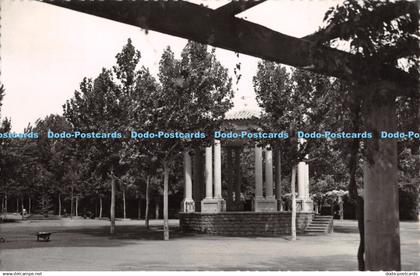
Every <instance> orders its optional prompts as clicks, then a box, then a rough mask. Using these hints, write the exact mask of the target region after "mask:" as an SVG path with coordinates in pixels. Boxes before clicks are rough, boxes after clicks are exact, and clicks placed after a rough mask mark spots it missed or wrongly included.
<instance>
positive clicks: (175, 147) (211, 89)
mask: <svg viewBox="0 0 420 276" xmlns="http://www.w3.org/2000/svg"><path fill="white" fill-rule="evenodd" d="M140 76H142V78H141V80H143V81H147V83H149V84H150V85H149V86H147V85H146V86H144V85H143V86H142V87H147V88H150V89H143V90H141V93H139V94H138V96H139V98H137V101H135V102H134V105H133V107H134V108H133V109H132V110H131V112H130V113H131V114H132V116H133V119H131V120H130V123H131V124H132V129H143V130H147V131H149V132H152V133H157V132H159V131H164V132H167V133H177V132H182V133H198V132H205V133H211V132H212V131H213V130H214V129H215V128H216V127H217V126H219V125H220V123H221V120H222V119H223V117H224V113H225V112H226V111H227V110H228V109H229V108H230V107H231V106H232V103H231V98H232V91H231V79H230V78H229V77H228V74H227V69H225V68H223V67H222V66H221V64H220V63H219V62H218V61H217V60H216V57H215V50H214V49H213V50H212V51H210V52H208V51H207V46H205V45H201V44H198V43H194V42H188V44H187V45H186V46H185V48H184V50H183V52H182V54H181V60H177V59H176V58H175V57H174V54H173V52H172V51H171V49H170V48H169V47H168V48H167V49H166V50H165V51H164V53H163V54H162V58H161V60H160V62H159V74H158V76H159V81H160V86H157V85H155V82H154V80H153V79H152V78H151V77H150V74H149V73H148V71H147V70H145V69H143V70H142V73H141V74H140ZM136 122H143V123H142V124H141V125H139V124H138V123H136ZM208 142H209V141H206V143H208ZM144 143H145V149H144V151H143V153H145V154H146V155H147V156H149V158H155V160H157V162H159V165H160V167H161V168H162V170H163V171H162V174H163V202H164V239H165V240H167V239H169V227H168V193H169V175H170V172H171V169H172V166H173V163H174V160H175V159H176V158H177V157H178V156H179V153H180V152H182V151H184V150H188V149H189V148H191V147H192V146H194V145H199V144H202V143H203V141H200V140H199V139H191V138H188V139H160V140H157V139H155V140H147V141H144Z"/></svg>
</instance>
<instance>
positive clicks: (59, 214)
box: [58, 193, 61, 217]
mask: <svg viewBox="0 0 420 276" xmlns="http://www.w3.org/2000/svg"><path fill="white" fill-rule="evenodd" d="M58 216H59V217H61V194H60V193H59V194H58Z"/></svg>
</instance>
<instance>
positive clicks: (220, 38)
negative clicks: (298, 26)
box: [45, 0, 418, 95]
mask: <svg viewBox="0 0 420 276" xmlns="http://www.w3.org/2000/svg"><path fill="white" fill-rule="evenodd" d="M45 3H49V4H52V5H56V6H60V7H64V8H68V9H72V10H75V11H79V12H83V13H87V14H91V15H95V16H99V17H103V18H107V19H111V20H115V21H118V22H121V23H125V24H129V25H134V26H138V27H141V28H144V29H147V30H154V31H157V32H162V33H166V34H169V35H174V36H177V37H182V38H185V39H190V40H194V41H197V42H200V43H203V44H209V45H212V46H214V47H220V48H224V49H227V50H231V51H235V52H239V53H242V54H246V55H251V56H255V57H259V58H262V59H265V60H270V61H274V62H277V63H282V64H287V65H291V66H294V67H298V68H303V69H307V70H310V71H313V72H315V73H320V74H325V75H329V76H334V77H338V78H342V79H345V80H349V81H355V80H363V79H365V80H367V76H369V80H382V79H387V80H391V81H396V82H397V83H400V84H401V85H404V86H406V87H407V89H402V90H400V91H404V93H403V94H404V95H413V94H414V93H417V85H418V80H417V78H415V77H412V76H410V75H409V74H407V73H406V72H403V71H401V70H398V69H396V68H394V67H392V66H388V65H381V64H374V61H372V60H371V61H367V60H364V59H362V58H360V57H357V56H354V55H351V54H349V53H346V52H343V51H339V50H336V49H332V48H329V47H324V46H319V45H315V44H314V43H312V42H310V41H307V40H303V39H299V38H296V37H292V36H288V35H285V34H282V33H279V32H275V31H273V30H271V29H269V28H266V27H264V26H261V25H258V24H255V23H252V22H248V21H246V20H243V19H240V18H236V17H226V16H220V15H217V13H216V12H215V11H214V10H212V9H209V8H206V7H203V6H199V5H195V4H192V3H189V2H184V1H66V0H54V1H51V2H49V1H48V2H45ZM373 67H375V68H378V70H376V71H377V74H376V75H375V76H372V75H369V73H371V71H372V70H370V69H369V68H373Z"/></svg>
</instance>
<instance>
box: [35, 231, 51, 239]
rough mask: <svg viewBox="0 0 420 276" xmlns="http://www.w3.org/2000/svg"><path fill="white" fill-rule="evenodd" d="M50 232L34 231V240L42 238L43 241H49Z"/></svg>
mask: <svg viewBox="0 0 420 276" xmlns="http://www.w3.org/2000/svg"><path fill="white" fill-rule="evenodd" d="M51 234H52V232H37V233H36V240H37V241H39V239H42V240H44V241H49V240H50V236H51Z"/></svg>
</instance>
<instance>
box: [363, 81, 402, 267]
mask: <svg viewBox="0 0 420 276" xmlns="http://www.w3.org/2000/svg"><path fill="white" fill-rule="evenodd" d="M394 89H398V88H397V87H394V86H393V84H391V83H386V82H381V83H378V84H374V85H372V86H371V87H368V88H367V89H366V90H367V91H368V93H367V94H368V95H371V96H372V98H371V99H367V100H366V104H365V110H364V111H365V114H366V116H365V123H366V127H367V130H368V131H370V132H371V133H373V134H374V135H375V137H373V139H368V140H367V141H366V144H367V151H366V160H367V161H366V163H365V166H364V183H365V185H364V197H365V198H364V202H365V205H364V207H365V208H364V228H365V265H366V270H385V271H390V270H393V271H398V270H401V246H400V233H399V230H400V229H399V203H398V200H399V199H398V154H397V139H381V138H380V137H378V135H379V134H380V133H381V132H382V131H386V132H388V133H395V132H396V131H397V116H396V102H395V97H394V96H393V94H394V92H395V91H394Z"/></svg>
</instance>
